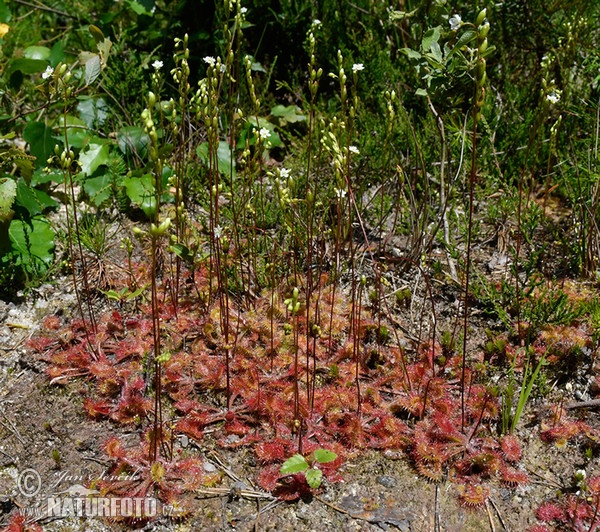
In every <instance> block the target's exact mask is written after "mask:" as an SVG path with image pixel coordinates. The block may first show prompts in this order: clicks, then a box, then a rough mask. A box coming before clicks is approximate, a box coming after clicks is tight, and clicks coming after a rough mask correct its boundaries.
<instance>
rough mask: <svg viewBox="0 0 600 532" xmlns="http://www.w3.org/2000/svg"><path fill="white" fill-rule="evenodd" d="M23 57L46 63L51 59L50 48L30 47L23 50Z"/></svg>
mask: <svg viewBox="0 0 600 532" xmlns="http://www.w3.org/2000/svg"><path fill="white" fill-rule="evenodd" d="M23 57H26V58H27V59H40V60H42V61H45V60H47V59H48V58H49V57H50V48H47V47H46V46H28V47H27V48H25V50H23Z"/></svg>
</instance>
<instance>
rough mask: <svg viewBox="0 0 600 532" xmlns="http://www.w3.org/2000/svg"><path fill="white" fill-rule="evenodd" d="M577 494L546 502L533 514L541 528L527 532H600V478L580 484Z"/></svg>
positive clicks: (592, 478) (538, 526) (590, 479)
mask: <svg viewBox="0 0 600 532" xmlns="http://www.w3.org/2000/svg"><path fill="white" fill-rule="evenodd" d="M578 488H579V489H578V490H577V492H576V493H567V494H565V495H562V496H560V497H557V498H555V499H551V500H547V501H545V502H544V503H542V504H541V506H540V507H539V508H538V509H537V511H536V514H535V515H536V517H537V519H538V521H541V524H536V525H534V526H532V527H531V528H530V529H529V532H555V531H556V532H558V531H559V530H573V531H576V532H583V531H585V532H593V531H595V530H598V529H599V528H600V476H592V477H590V478H588V479H587V480H583V481H582V482H581V483H580V486H578Z"/></svg>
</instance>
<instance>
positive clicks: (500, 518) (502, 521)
mask: <svg viewBox="0 0 600 532" xmlns="http://www.w3.org/2000/svg"><path fill="white" fill-rule="evenodd" d="M488 500H489V501H490V503H491V504H492V506H493V507H494V510H495V511H496V515H497V516H498V520H499V521H500V524H501V525H502V528H504V530H506V531H507V532H510V529H509V528H508V527H507V526H506V523H505V522H504V519H502V515H500V510H498V507H497V506H496V503H495V502H494V499H492V498H490V499H488Z"/></svg>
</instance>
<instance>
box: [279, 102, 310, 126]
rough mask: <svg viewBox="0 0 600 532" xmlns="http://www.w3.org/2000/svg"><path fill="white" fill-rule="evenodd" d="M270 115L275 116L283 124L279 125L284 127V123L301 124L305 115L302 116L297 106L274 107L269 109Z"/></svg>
mask: <svg viewBox="0 0 600 532" xmlns="http://www.w3.org/2000/svg"><path fill="white" fill-rule="evenodd" d="M271 115H272V116H276V117H277V118H279V119H280V121H281V122H283V123H282V124H281V125H282V126H283V125H285V123H290V124H294V123H296V122H302V121H304V120H306V115H303V114H302V112H301V109H300V107H298V106H297V105H288V106H287V107H286V106H283V105H276V106H275V107H273V109H271Z"/></svg>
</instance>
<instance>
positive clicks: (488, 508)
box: [485, 500, 496, 532]
mask: <svg viewBox="0 0 600 532" xmlns="http://www.w3.org/2000/svg"><path fill="white" fill-rule="evenodd" d="M485 511H486V512H487V515H488V519H489V521H490V529H491V531H492V532H496V527H495V526H494V520H493V519H492V512H490V505H489V504H488V501H487V500H486V501H485Z"/></svg>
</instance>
